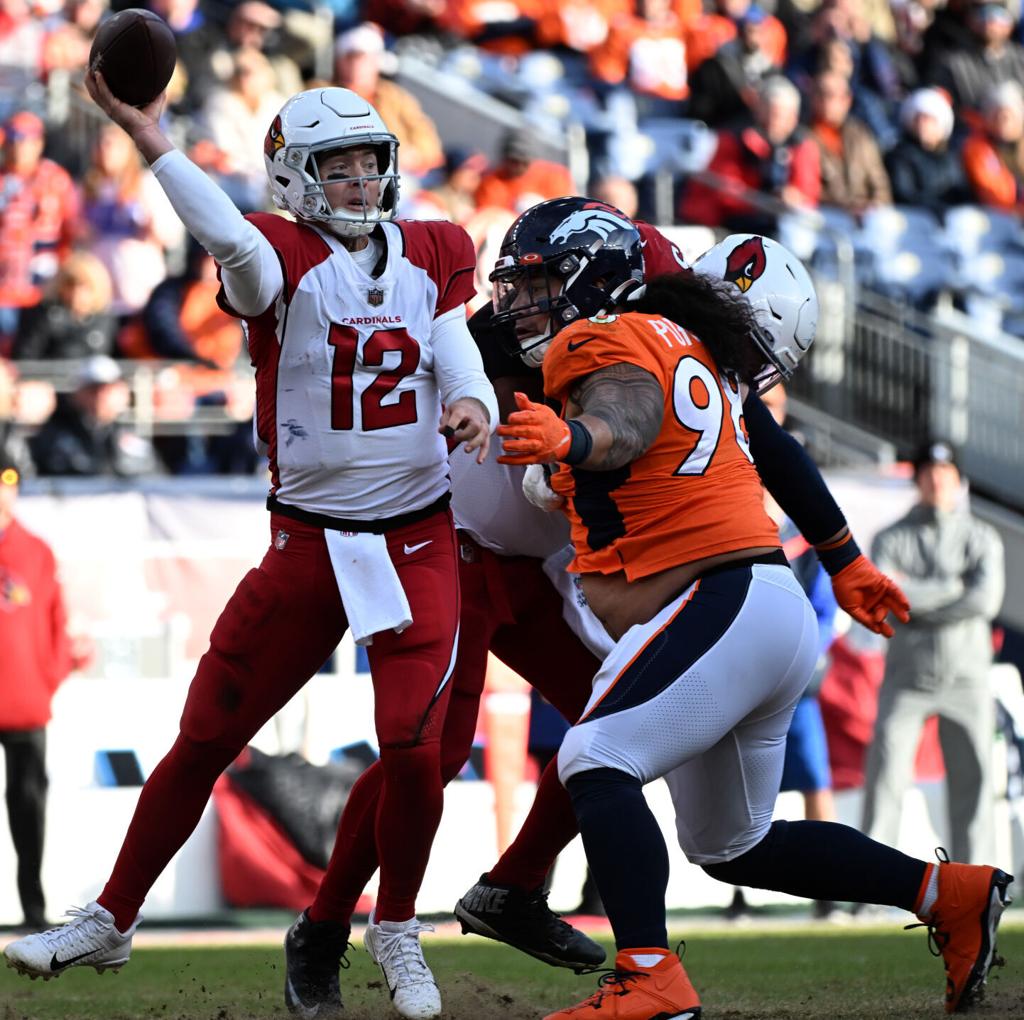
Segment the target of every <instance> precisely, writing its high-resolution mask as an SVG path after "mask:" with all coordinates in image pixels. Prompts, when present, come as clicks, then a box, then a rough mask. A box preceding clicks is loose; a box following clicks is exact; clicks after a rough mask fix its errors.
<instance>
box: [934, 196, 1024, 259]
mask: <svg viewBox="0 0 1024 1020" xmlns="http://www.w3.org/2000/svg"><path fill="white" fill-rule="evenodd" d="M943 221H944V236H945V241H946V246H947V247H948V248H949V249H950V251H952V252H954V253H955V254H956V255H957V256H959V257H960V258H970V257H971V256H972V255H975V254H977V253H978V252H993V251H994V252H999V251H1005V250H1007V249H1010V250H1017V251H1024V237H1022V236H1021V223H1020V220H1019V219H1018V218H1017V217H1016V216H1011V215H1010V214H1009V213H1003V212H999V211H998V210H996V209H985V208H983V207H982V206H979V205H958V206H954V207H953V208H951V209H947V210H946V213H945V215H944V217H943Z"/></svg>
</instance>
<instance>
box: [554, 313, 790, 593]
mask: <svg viewBox="0 0 1024 1020" xmlns="http://www.w3.org/2000/svg"><path fill="white" fill-rule="evenodd" d="M619 364H629V365H637V366H639V367H640V368H643V369H645V370H646V371H648V372H650V373H651V374H652V375H653V376H654V377H655V378H656V379H657V380H658V382H660V383H661V386H662V389H663V391H664V393H665V414H664V417H663V419H662V425H661V431H660V432H659V434H658V437H657V438H656V439H655V440H654V442H653V443H652V444H651V446H650V448H649V449H648V450H647V451H646V452H645V453H644V454H643V455H641V456H640V457H639V458H637V460H635V461H633V462H632V463H631V464H627V465H625V466H624V467H621V468H617V469H615V470H613V471H585V470H583V469H581V468H578V467H571V466H570V465H567V464H562V465H559V470H558V473H557V474H556V475H555V476H554V477H553V478H552V487H553V488H554V489H555V490H556V491H557V492H560V493H561V494H562V495H563V496H565V497H566V513H567V514H568V516H569V520H570V523H571V525H572V540H573V545H574V546H575V549H576V559H575V560H574V561H573V563H572V565H571V567H570V569H571V570H573V571H576V572H578V573H601V574H612V573H615V572H616V571H619V570H624V571H625V573H626V577H627V579H628V580H630V581H635V580H637V579H639V578H641V577H647V576H649V575H651V574H657V573H659V572H660V571H662V570H668V569H669V568H671V567H677V566H679V565H680V564H683V563H690V562H692V561H693V560H699V559H703V558H705V557H707V556H715V555H718V554H719V553H726V552H733V551H736V550H739V549H751V548H755V547H758V546H763V547H765V546H766V547H779V545H780V543H779V531H778V528H777V527H776V526H775V524H774V522H773V521H772V520H771V518H770V517H769V516H768V514H767V513H765V509H764V501H763V497H762V494H761V479H760V476H759V475H758V473H757V469H756V468H755V467H754V463H753V460H752V458H751V456H750V450H749V448H748V445H747V438H746V431H745V429H744V425H743V402H742V397H741V393H740V388H739V385H738V384H734V383H733V381H732V380H730V379H727V378H723V377H722V376H720V375H719V374H718V369H717V368H716V367H715V362H714V359H713V358H712V357H711V354H710V352H709V351H708V350H707V348H706V347H705V346H704V345H703V344H702V343H701V342H700V340H699V339H697V337H695V336H694V335H693V334H692V333H689V332H687V331H686V330H685V329H683V328H682V327H681V326H677V325H676V324H675V323H674V322H670V321H669V320H668V319H665V318H662V317H661V316H658V315H653V314H648V313H642V312H629V313H627V314H625V315H610V316H597V317H595V318H593V319H587V320H582V321H580V322H576V323H573V324H572V325H571V326H569V327H567V328H566V329H564V330H562V331H561V332H560V333H559V334H558V335H557V336H556V337H555V339H554V340H553V341H552V343H551V347H550V348H548V351H547V353H546V354H545V355H544V391H545V393H546V394H547V395H548V396H549V397H552V398H554V399H555V400H558V401H560V402H561V404H562V408H563V413H564V408H565V405H566V402H567V400H568V398H569V394H570V391H571V389H572V387H573V384H574V383H575V382H576V381H577V380H579V379H581V378H583V377H584V376H587V375H590V374H591V373H592V372H596V371H597V370H598V369H600V368H605V367H607V366H609V365H619Z"/></svg>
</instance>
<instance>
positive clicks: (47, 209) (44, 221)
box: [0, 159, 80, 308]
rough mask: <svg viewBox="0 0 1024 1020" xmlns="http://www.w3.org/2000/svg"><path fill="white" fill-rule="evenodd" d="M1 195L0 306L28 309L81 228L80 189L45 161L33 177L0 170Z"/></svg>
mask: <svg viewBox="0 0 1024 1020" xmlns="http://www.w3.org/2000/svg"><path fill="white" fill-rule="evenodd" d="M0 196H2V200H0V305H2V306H3V307H5V308H31V307H32V306H34V305H37V304H38V303H39V302H40V300H42V289H41V286H40V285H41V284H45V282H46V281H48V280H49V279H51V278H52V277H53V276H54V274H55V273H56V271H57V266H58V264H59V263H61V262H63V261H64V259H65V257H66V256H67V255H68V253H69V252H70V251H71V245H72V242H73V241H74V239H75V236H76V234H77V232H78V230H79V229H80V223H79V210H80V200H79V195H78V189H77V188H76V186H75V182H74V181H73V180H72V179H71V175H70V174H69V173H68V172H67V170H65V169H64V168H63V167H62V166H59V165H58V164H57V163H54V162H53V161H52V160H49V159H44V160H41V161H40V163H39V165H38V166H37V167H36V169H35V171H34V173H33V174H32V176H31V177H21V176H19V175H18V174H15V173H12V172H10V171H2V170H0Z"/></svg>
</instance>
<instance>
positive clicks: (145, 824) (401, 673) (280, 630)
mask: <svg viewBox="0 0 1024 1020" xmlns="http://www.w3.org/2000/svg"><path fill="white" fill-rule="evenodd" d="M87 87H88V89H89V92H90V95H92V97H93V98H94V99H95V100H96V102H97V103H98V104H99V106H100V107H101V108H102V109H103V110H104V112H105V113H107V115H108V116H109V117H110V118H111V119H112V120H114V121H115V122H116V123H118V124H119V125H120V126H121V127H123V128H124V129H125V130H126V131H127V132H128V133H129V134H130V135H131V137H132V139H133V140H134V142H135V144H136V147H137V148H138V149H139V151H140V153H141V154H142V155H143V156H144V157H145V158H146V160H147V161H148V162H149V163H150V164H151V166H152V167H153V171H154V173H155V174H156V177H157V179H158V180H159V182H160V184H161V186H162V187H163V188H164V190H165V191H166V193H167V195H168V197H169V198H170V200H171V203H172V204H173V206H174V208H175V210H176V211H177V213H178V215H179V217H180V218H181V220H182V221H183V223H184V224H185V226H186V227H187V228H188V229H189V231H190V232H191V233H192V235H193V236H194V237H195V238H196V240H198V241H199V243H200V244H202V245H203V247H204V248H206V249H207V251H209V252H210V253H211V254H212V255H213V256H214V257H215V258H216V259H217V262H218V264H219V267H220V274H221V282H222V295H221V299H222V304H223V306H224V308H225V309H226V310H228V311H230V312H232V313H233V314H235V315H238V316H240V317H242V318H243V319H244V320H245V325H246V331H247V335H248V343H249V353H250V356H251V358H252V361H253V364H254V366H255V368H256V385H257V412H256V421H255V428H256V433H257V435H258V437H259V439H260V441H261V442H262V443H264V444H265V446H266V450H267V453H268V455H269V458H270V466H271V492H270V497H269V499H268V507H269V509H270V510H271V522H270V523H271V542H270V547H269V549H268V551H267V553H266V556H265V557H264V559H263V561H262V562H261V563H260V565H259V566H258V567H257V568H255V569H253V570H250V571H249V573H248V574H247V575H246V576H245V577H244V578H243V579H242V581H241V583H240V584H239V586H238V588H237V589H236V591H235V593H234V594H233V595H232V597H231V599H230V600H229V601H228V604H227V605H226V606H225V608H224V610H223V612H222V613H221V616H220V618H219V619H218V621H217V623H216V625H215V626H214V629H213V632H212V634H211V636H210V648H209V650H208V651H207V653H206V654H205V655H204V656H203V658H202V659H201V661H200V663H199V666H198V669H197V672H196V676H195V678H194V680H193V682H192V685H191V687H190V689H189V694H188V699H187V701H186V704H185V709H184V712H183V715H182V720H181V729H180V732H179V735H178V738H177V740H176V741H175V744H174V746H173V747H172V748H171V750H170V752H169V753H168V754H167V756H166V757H165V758H164V759H163V761H161V763H160V764H159V765H158V766H157V768H156V770H155V771H154V772H153V774H152V775H151V776H150V778H149V780H148V782H147V783H146V785H145V787H144V788H143V791H142V794H141V796H140V799H139V803H138V807H137V808H136V812H135V815H134V817H133V819H132V822H131V825H130V826H129V830H128V833H127V835H126V837H125V841H124V845H123V847H122V851H121V853H120V855H119V857H118V860H117V862H116V864H115V867H114V870H113V873H112V874H111V876H110V880H109V881H108V883H107V885H106V887H105V888H104V889H103V891H102V892H101V893H100V895H99V896H98V897H97V900H96V901H94V902H92V903H90V904H89V905H88V906H87V907H86V908H84V909H82V910H77V909H76V911H75V912H74V914H73V917H74V919H73V920H72V921H71V922H70V923H69V924H66V925H63V926H61V927H60V928H56V929H52V930H51V931H49V932H44V933H41V934H39V935H33V936H29V937H28V938H25V939H22V940H19V941H18V942H16V943H13V944H12V945H11V946H8V947H7V949H6V951H5V956H6V958H7V961H8V962H9V964H10V965H11V966H13V967H15V968H17V969H18V970H20V971H21V972H23V973H27V974H31V975H40V974H41V975H43V976H44V977H50V976H54V975H55V974H59V973H60V972H61V971H63V970H64V969H65V968H67V967H71V966H92V967H95V968H96V969H97V970H98V971H102V970H106V969H110V968H115V969H116V968H117V967H120V966H122V965H123V964H124V963H126V962H127V960H128V956H129V953H130V950H131V940H132V935H133V934H134V931H135V927H136V925H137V924H138V922H139V920H140V917H141V915H140V914H139V908H140V907H141V905H142V902H143V900H144V898H145V896H146V894H147V893H148V891H149V889H150V888H151V887H152V884H153V882H155V880H156V879H157V877H158V876H159V875H160V873H161V871H162V870H163V869H164V867H166V865H167V863H168V862H169V861H170V859H171V857H172V856H173V855H174V853H175V852H176V851H177V850H178V848H179V847H180V846H181V845H182V844H183V843H184V842H185V840H186V839H187V838H188V836H189V835H190V834H191V832H192V831H193V830H194V828H195V826H196V824H197V823H198V821H199V818H200V816H201V814H202V811H203V808H204V807H205V805H206V802H207V800H208V799H209V795H210V793H211V790H212V788H213V784H214V782H215V781H216V779H217V777H218V775H219V774H220V773H221V772H222V771H223V770H224V769H225V768H226V767H227V766H228V765H229V764H230V763H231V762H232V761H233V760H234V759H235V758H236V757H237V756H238V754H239V753H240V752H241V751H242V750H243V749H244V747H245V746H246V744H247V743H248V742H249V741H250V740H251V738H252V737H253V736H254V735H255V733H256V732H257V731H258V730H259V728H260V727H261V726H262V725H263V724H264V723H265V722H266V721H267V719H269V718H270V717H271V716H272V715H273V714H274V713H275V712H276V711H277V710H278V709H279V708H280V707H281V706H282V705H284V704H285V703H286V702H287V701H288V700H289V699H290V698H291V697H292V695H293V694H294V693H295V692H296V691H297V690H298V689H299V688H300V687H301V686H302V685H303V684H304V683H305V682H306V681H307V680H308V679H309V677H310V676H311V675H312V674H313V673H314V672H316V671H317V670H318V669H319V668H320V667H321V666H322V664H323V663H324V662H325V661H326V659H327V658H328V656H329V655H330V654H331V652H332V651H333V650H334V648H335V647H336V646H337V644H338V642H339V641H340V639H341V638H342V636H343V635H344V633H345V631H346V630H347V629H350V628H351V630H352V632H353V636H354V637H355V639H356V641H357V642H359V643H362V644H365V645H368V646H369V647H368V655H369V659H370V669H371V675H372V679H373V685H374V696H375V713H374V715H375V723H376V728H377V739H378V745H379V747H380V759H379V761H378V762H377V763H376V764H375V765H374V766H373V767H372V768H371V769H369V770H367V772H365V773H364V774H363V776H362V777H361V779H360V781H359V782H358V783H357V784H356V786H355V787H354V788H353V790H352V791H351V793H350V795H349V798H348V801H347V804H346V808H345V814H344V816H343V818H342V823H341V829H340V833H339V838H338V850H337V852H336V856H337V853H341V854H342V855H343V854H344V852H345V847H346V846H347V845H348V844H349V843H350V840H348V838H347V836H346V833H347V832H348V831H349V830H350V829H354V830H358V828H359V827H360V825H361V824H362V822H363V819H364V818H365V817H370V818H371V819H372V820H373V824H374V826H375V831H376V836H377V842H378V845H379V858H380V860H379V863H380V872H381V876H380V886H379V892H378V898H377V904H376V908H375V913H374V916H373V917H372V918H371V923H370V925H369V926H368V928H367V932H366V936H365V942H366V947H367V949H368V951H369V953H370V955H371V957H372V958H373V959H374V961H375V962H377V963H378V964H379V965H380V966H381V969H382V970H383V972H384V976H385V979H386V982H387V985H388V988H389V991H390V993H391V1001H392V1003H393V1006H394V1008H395V1009H396V1010H397V1011H398V1012H399V1013H400V1014H401V1015H403V1016H406V1017H418V1018H429V1017H436V1016H438V1015H439V1014H440V1010H441V1003H440V996H439V993H438V990H437V986H436V984H435V982H434V980H433V976H432V974H431V972H430V969H429V968H428V967H427V965H426V963H425V961H424V959H423V955H422V950H421V948H420V944H419V933H420V932H421V931H422V930H424V926H423V925H421V924H420V923H419V921H418V920H417V919H416V917H415V900H416V895H417V892H418V891H419V886H420V883H421V881H422V878H423V872H424V870H425V868H426V864H427V859H428V857H429V853H430V846H431V843H432V841H433V836H434V832H435V831H436V828H437V825H438V822H439V821H440V816H441V808H442V800H443V790H442V783H441V767H440V759H441V749H440V740H441V734H442V731H443V727H444V720H445V714H446V711H447V705H448V700H449V696H450V688H451V685H450V682H449V681H450V678H451V673H452V669H453V664H454V659H455V652H456V647H457V639H458V621H459V587H458V572H457V545H456V540H455V532H454V528H453V526H452V518H451V513H450V511H449V509H448V499H449V491H448V490H449V484H448V477H447V449H446V444H445V443H444V441H443V439H442V437H441V434H440V433H442V432H443V433H444V434H445V435H447V436H448V437H451V438H454V439H455V440H456V441H457V442H459V443H463V444H464V445H465V447H466V449H467V450H469V451H470V452H472V451H476V452H477V456H478V457H479V459H481V460H482V459H483V458H484V457H486V455H487V452H488V447H489V436H490V433H491V431H492V430H493V428H494V426H495V425H496V423H497V404H496V400H495V397H494V391H493V389H492V387H491V385H490V383H489V382H488V381H487V378H486V376H485V375H484V373H483V368H482V364H481V359H480V356H479V353H478V352H477V349H476V346H475V344H474V343H473V340H472V338H471V337H470V334H469V331H468V328H467V326H466V317H465V303H466V301H467V300H468V299H469V298H470V297H471V296H472V294H473V269H474V251H473V247H472V243H471V242H470V240H469V237H468V235H466V234H465V232H464V231H462V229H461V228H459V227H456V226H453V225H451V224H446V223H401V222H396V221H394V219H395V214H396V209H397V198H398V183H399V178H398V164H397V149H398V143H397V141H396V139H395V137H394V136H393V135H392V134H391V133H390V132H389V131H388V130H387V128H386V127H385V125H384V124H383V122H382V121H381V119H380V117H379V116H378V114H377V112H376V110H374V109H373V107H371V106H370V105H369V104H368V103H366V101H365V100H363V99H361V98H360V97H359V96H357V95H355V94H354V93H352V92H349V91H347V90H345V89H337V88H323V89H313V90H310V91H308V92H303V93H299V94H298V95H297V96H294V97H293V98H292V99H290V100H289V101H288V102H287V103H286V104H285V106H284V107H283V108H282V110H281V112H280V114H279V115H278V116H277V117H276V118H275V120H274V122H273V123H272V124H271V125H270V129H269V131H268V133H267V137H266V143H265V146H264V155H265V160H266V165H267V173H268V178H269V181H270V187H271V192H272V194H273V197H274V201H275V203H276V204H277V205H278V206H279V207H280V208H281V209H283V210H287V211H288V212H290V213H292V215H293V216H294V217H295V219H294V221H293V220H290V219H285V218H281V217H277V216H271V215H261V214H256V215H252V216H250V217H248V218H245V217H243V216H242V215H241V214H240V213H239V211H238V210H237V209H236V208H235V207H234V206H233V205H232V203H231V202H230V201H229V200H228V198H227V197H226V195H224V193H223V192H222V191H221V190H220V189H219V188H218V187H217V186H216V185H215V184H214V183H213V182H212V181H211V180H210V179H209V178H207V177H206V175H205V174H204V173H203V172H202V171H201V170H200V169H199V168H198V167H196V166H195V165H194V164H192V163H191V162H190V161H189V160H188V159H187V158H186V157H185V156H184V155H183V154H182V153H180V152H178V151H177V150H176V149H175V148H174V146H173V145H172V143H171V142H170V141H169V140H168V139H167V138H166V137H165V136H164V134H163V133H162V132H161V130H160V127H159V118H160V113H161V110H162V108H163V103H164V100H165V97H164V96H160V97H158V98H157V99H156V100H154V101H153V102H152V103H150V104H149V105H148V106H146V107H144V108H142V109H135V108H133V107H130V106H127V105H126V104H124V103H122V102H120V101H119V100H117V99H116V98H115V97H114V96H113V95H112V94H111V93H110V91H109V90H108V89H107V87H106V84H105V82H104V81H103V79H102V75H101V74H100V73H99V72H98V71H97V70H96V69H91V70H90V72H89V74H88V75H87ZM342 866H343V867H344V865H342ZM360 891H361V890H360ZM318 902H319V901H318ZM354 905H355V903H354V900H353V902H352V904H351V905H349V906H348V907H347V908H342V909H341V910H339V911H338V912H337V913H334V914H331V915H330V916H326V915H324V914H323V913H318V911H317V908H316V905H314V906H313V907H311V908H310V910H309V911H303V913H302V914H301V915H300V917H299V918H298V919H297V921H296V922H295V924H294V925H292V927H291V929H290V930H289V932H288V936H287V939H286V942H285V948H286V955H287V958H288V968H287V979H286V985H285V998H286V1003H287V1005H288V1008H289V1009H290V1010H292V1011H293V1012H295V1013H297V1014H299V1015H302V1016H312V1015H314V1014H316V1013H317V1012H318V1011H319V1010H320V1006H321V1005H323V1004H324V1003H327V1004H328V1005H329V1006H330V1007H331V1008H340V1007H341V996H340V989H339V987H338V964H339V963H340V960H341V957H342V956H343V954H344V952H345V949H346V946H347V942H348V935H349V918H350V916H351V912H352V907H354ZM325 946H326V947H327V948H326V950H325V948H324V947H325ZM314 947H315V948H314ZM329 958H333V968H332V967H331V966H326V970H325V969H324V968H325V960H327V961H328V962H329ZM318 967H319V969H317V968H318Z"/></svg>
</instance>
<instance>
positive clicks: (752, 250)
mask: <svg viewBox="0 0 1024 1020" xmlns="http://www.w3.org/2000/svg"><path fill="white" fill-rule="evenodd" d="M693 270H694V272H696V273H703V274H705V275H707V276H713V277H715V278H716V279H719V280H728V281H729V282H730V283H734V284H736V286H737V287H739V289H740V290H741V291H742V292H743V296H744V297H745V298H746V299H747V301H749V302H750V304H751V305H752V306H753V308H754V311H755V313H756V315H757V321H758V323H759V324H760V326H761V330H760V331H759V332H758V333H757V334H756V335H755V336H754V337H753V340H754V342H755V343H756V344H757V346H758V347H759V348H760V349H761V351H762V352H763V354H764V356H765V357H766V358H767V359H768V362H767V364H766V365H765V366H764V368H763V369H762V370H761V371H760V372H759V373H758V375H757V377H756V380H755V381H756V384H757V392H758V393H764V392H765V390H768V389H771V387H772V386H774V385H775V384H776V383H777V382H779V381H780V380H782V379H788V378H789V377H790V376H791V375H792V374H793V372H794V371H795V370H796V366H797V365H798V364H799V362H800V359H801V358H802V357H803V356H804V355H805V354H806V353H807V349H808V348H809V347H810V346H811V344H812V343H813V342H814V334H815V331H816V330H817V328H818V296H817V294H815V292H814V284H813V283H812V282H811V277H810V275H809V274H808V272H807V270H806V269H805V268H804V265H803V263H802V262H801V261H800V260H799V259H798V258H797V257H796V256H795V255H793V254H792V252H790V251H789V250H788V249H787V248H785V247H783V246H782V245H781V244H779V242H778V241H773V240H772V239H771V238H770V237H761V236H760V235H759V234H730V235H729V236H728V237H727V238H726V239H725V240H724V241H719V242H718V244H716V245H715V246H714V247H713V248H709V249H708V250H707V251H706V252H705V253H704V254H703V255H701V257H700V258H699V259H697V261H696V262H695V263H694V266H693Z"/></svg>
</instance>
